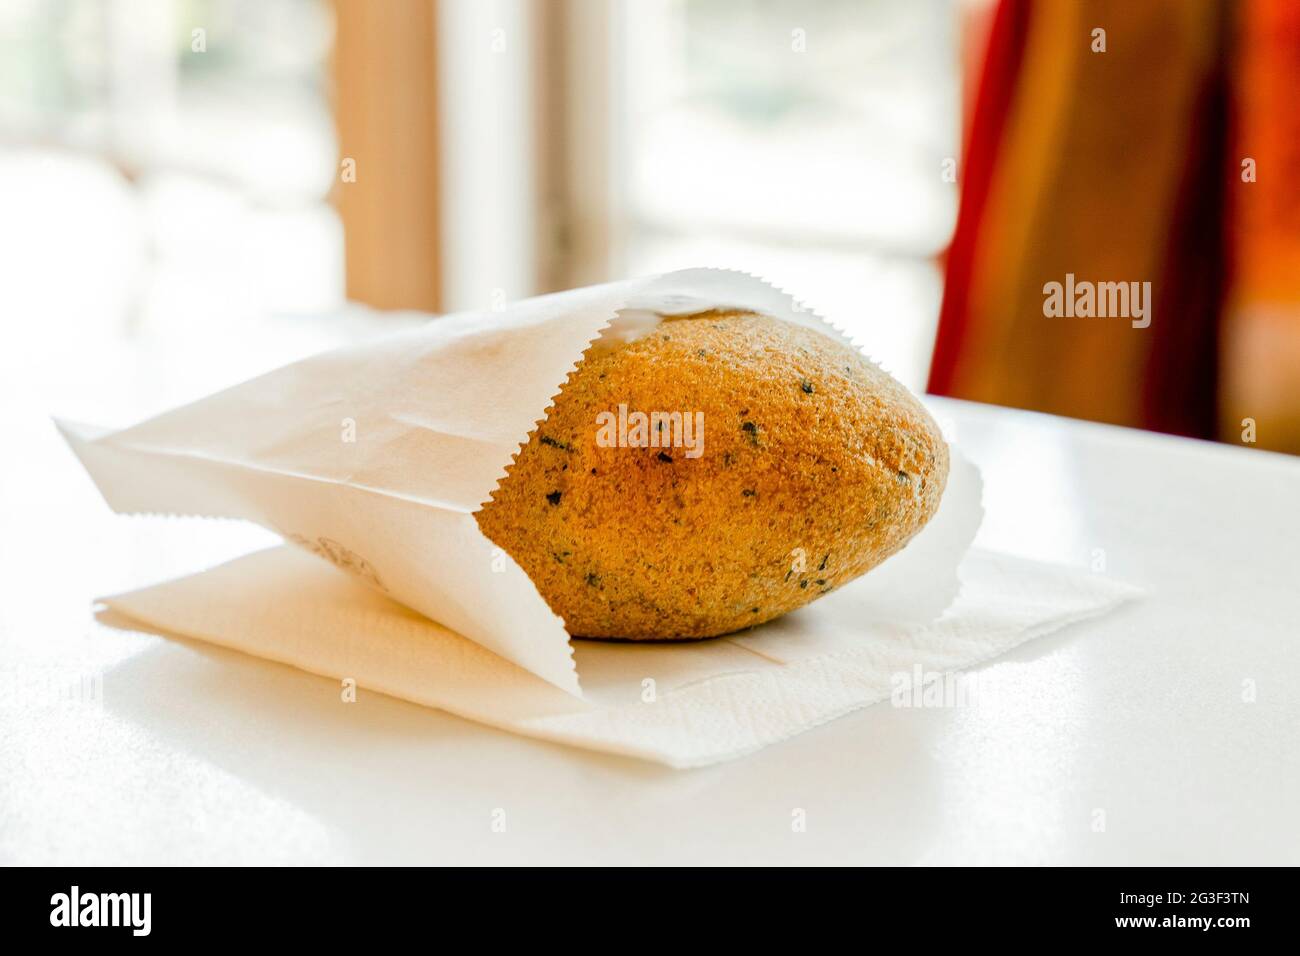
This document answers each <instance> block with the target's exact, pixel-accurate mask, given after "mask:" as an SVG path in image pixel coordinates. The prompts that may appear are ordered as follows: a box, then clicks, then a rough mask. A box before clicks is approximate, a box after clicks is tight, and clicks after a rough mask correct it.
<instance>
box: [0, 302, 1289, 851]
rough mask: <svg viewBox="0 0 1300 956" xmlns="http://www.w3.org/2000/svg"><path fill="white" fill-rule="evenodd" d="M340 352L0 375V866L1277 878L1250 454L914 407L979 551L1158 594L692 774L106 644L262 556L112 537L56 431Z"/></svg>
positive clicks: (303, 345)
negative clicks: (1145, 871) (928, 415)
mask: <svg viewBox="0 0 1300 956" xmlns="http://www.w3.org/2000/svg"><path fill="white" fill-rule="evenodd" d="M349 332H350V330H349V329H347V328H335V327H332V326H331V327H329V328H327V329H324V330H322V328H320V327H317V326H310V327H307V326H301V325H298V324H295V323H293V322H287V323H283V324H281V325H279V326H275V327H272V328H271V329H270V330H269V331H268V330H267V329H265V328H260V329H257V330H253V331H245V330H225V331H223V333H222V334H221V335H220V336H217V337H213V336H211V335H209V336H208V337H207V338H204V339H198V338H195V337H194V336H193V335H191V336H190V337H189V338H188V339H180V338H177V339H176V340H173V341H170V342H163V341H155V340H148V341H145V342H137V343H133V344H132V343H124V342H121V341H119V340H116V339H111V338H104V339H101V340H96V341H67V340H63V339H61V338H60V337H59V336H57V335H49V334H45V335H39V336H33V337H32V338H30V339H29V340H27V341H20V342H18V343H17V347H16V348H13V349H10V350H8V351H6V352H4V353H3V354H0V423H3V427H4V432H5V434H4V437H3V439H2V440H0V449H2V451H0V456H2V457H0V460H2V461H3V467H2V468H0V588H2V589H3V594H2V599H0V862H8V863H72V864H131V863H245V862H269V863H381V862H400V863H472V864H492V863H529V862H536V863H557V862H559V863H579V862H590V863H632V864H647V863H781V862H786V863H823V862H837V863H849V862H855V863H891V864H910V863H1082V864H1100V863H1121V864H1128V863H1143V864H1161V863H1172V864H1182V863H1203V864H1210V863H1247V864H1250V863H1265V862H1269V863H1291V864H1296V863H1300V825H1298V822H1297V807H1300V757H1298V756H1297V750H1298V747H1297V744H1298V743H1300V739H1298V736H1300V735H1298V732H1300V695H1298V693H1297V688H1298V687H1300V643H1298V642H1297V631H1298V622H1300V614H1297V609H1296V605H1297V582H1298V580H1300V460H1295V459H1290V458H1286V457H1283V456H1278V455H1272V454H1269V453H1267V452H1262V451H1257V450H1254V449H1250V448H1244V447H1243V448H1229V447H1222V446H1214V445H1209V444H1205V443H1199V442H1192V441H1184V440H1179V439H1173V438H1167V437H1160V436H1152V435H1146V434H1142V433H1138V432H1133V431H1127V430H1123V429H1116V428H1108V427H1103V426H1098V425H1091V424H1085V423H1079V422H1073V421H1067V420H1062V419H1056V418H1051V417H1047V416H1041V415H1033V414H1028V413H1023V412H1017V411H1010V410H1005V409H997V408H990V407H984V406H977V405H971V404H966V403H961V402H950V401H940V400H936V401H934V402H933V406H934V407H935V409H936V411H937V413H938V414H939V415H940V416H941V417H943V418H944V419H945V420H946V423H947V424H948V425H950V426H951V427H953V428H954V429H955V431H956V436H957V440H958V442H959V443H960V444H961V446H962V447H963V448H964V449H965V451H966V453H967V454H968V455H969V456H970V457H971V459H972V460H974V461H975V462H976V463H977V464H979V465H980V466H981V467H982V469H983V472H984V477H985V482H986V500H985V505H986V509H987V517H986V520H985V524H984V527H983V529H982V530H981V533H980V538H979V541H978V543H979V544H981V545H983V546H986V547H990V548H995V549H1000V550H1004V551H1008V552H1011V553H1014V554H1019V555H1025V556H1029V557H1033V558H1041V559H1046V560H1055V561H1060V562H1064V563H1069V564H1076V565H1081V566H1088V565H1090V564H1091V563H1092V562H1093V561H1094V560H1096V559H1097V558H1099V557H1102V556H1103V555H1104V561H1105V565H1106V572H1107V573H1108V574H1111V575H1113V576H1115V577H1117V578H1120V579H1123V580H1125V581H1129V582H1132V583H1136V584H1139V585H1142V586H1144V587H1146V588H1148V589H1149V592H1150V593H1149V595H1148V596H1147V597H1146V598H1145V599H1143V600H1142V601H1140V602H1139V603H1136V604H1132V605H1129V606H1127V607H1125V608H1123V609H1121V610H1120V611H1118V612H1117V613H1114V614H1112V615H1111V616H1109V617H1107V618H1105V619H1103V620H1100V621H1096V622H1092V623H1086V624H1082V625H1076V626H1073V627H1070V628H1068V629H1066V630H1064V631H1061V632H1059V633H1057V634H1055V635H1052V636H1050V637H1047V638H1044V639H1041V640H1038V641H1034V642H1031V643H1029V644H1027V645H1024V646H1022V647H1020V648H1019V649H1017V650H1016V651H1014V652H1012V653H1011V654H1008V655H1007V656H1005V657H1003V658H1001V659H999V660H997V661H996V662H994V663H992V664H990V665H988V666H987V667H986V668H984V671H985V672H986V673H987V676H989V677H991V678H996V686H997V687H998V695H997V706H996V707H989V706H965V707H953V708H946V709H945V708H936V709H898V708H893V707H890V706H889V705H888V704H887V703H886V704H881V705H877V706H874V707H870V708H867V709H865V710H862V711H859V712H857V713H855V714H852V715H850V716H848V717H845V718H842V719H840V720H837V721H834V722H832V723H830V724H828V725H826V726H823V727H821V728H819V729H816V730H813V731H810V732H808V733H806V734H803V735H801V736H799V737H796V738H795V739H793V740H791V741H788V742H786V743H783V744H779V745H776V746H773V747H769V748H767V749H766V750H764V751H762V752H760V753H758V754H756V755H753V756H750V757H747V758H744V759H742V760H739V761H734V762H731V763H726V764H721V765H718V766H715V767H711V768H706V769H703V770H694V771H674V770H669V769H666V768H662V767H658V766H655V765H651V764H647V763H641V762H638V761H635V760H630V759H623V758H615V757H608V756H602V755H598V754H593V753H589V752H585V751H579V750H573V749H569V748H566V747H562V746H558V745H552V744H547V743H542V742H539V741H536V740H530V739H525V738H521V737H515V736H512V735H510V734H507V733H503V732H499V731H495V730H490V729H488V728H485V727H482V726H479V725H476V724H473V723H470V722H468V721H465V720H462V719H459V718H456V717H452V716H450V715H447V714H443V713H440V712H437V711H431V710H427V709H423V708H420V707H417V706H414V705H412V704H408V703H405V702H401V701H397V700H392V699H389V698H385V697H383V696H381V695H377V694H368V693H365V692H362V694H361V698H360V700H359V702H358V703H357V704H355V705H351V706H347V707H343V706H340V705H339V704H338V697H339V694H338V685H337V683H336V682H333V681H328V680H325V679H322V678H318V677H313V676H310V675H307V674H304V673H300V672H297V671H294V670H291V669H289V668H287V667H283V666H280V665H276V664H271V663H267V662H264V661H261V660H256V659H252V658H248V657H244V656H241V655H238V654H235V653H232V652H228V651H223V650H219V649H216V648H212V647H209V646H205V645H202V644H197V643H180V642H174V641H169V640H165V639H163V638H160V637H157V636H153V635H148V634H141V633H134V632H123V631H119V630H115V629H112V628H109V627H106V626H104V625H102V624H99V623H97V622H96V621H95V619H94V617H93V614H92V599H93V598H94V597H95V596H96V595H101V594H105V593H112V592H115V591H121V590H126V589H128V588H132V587H136V586H140V585H143V584H146V583H150V582H153V581H157V580H162V579H165V578H168V577H172V576H176V575H178V574H182V573H186V572H189V571H193V570H197V569H199V568H201V567H205V566H208V565H211V564H213V563H216V562H218V561H220V560H224V559H226V558H228V557H232V556H234V555H236V554H239V553H241V552H243V551H246V550H251V549H253V548H256V547H260V546H263V545H265V544H268V543H271V542H272V541H273V540H274V539H273V538H271V537H270V536H269V535H268V534H266V533H265V532H263V531H261V530H259V529H256V528H252V527H248V526H245V525H242V524H238V523H233V522H203V521H195V520H180V519H139V518H123V517H118V516H115V515H112V514H111V513H110V512H109V511H108V509H107V507H106V506H105V505H104V504H103V502H102V501H101V500H100V499H99V497H98V495H97V493H96V492H95V491H94V489H93V487H92V486H91V484H90V481H89V479H88V478H87V477H86V476H85V474H84V473H83V472H82V471H81V469H80V467H79V466H78V465H77V463H76V462H75V460H74V459H73V457H72V455H71V454H70V453H69V452H68V451H67V450H66V449H65V448H64V447H63V446H62V443H61V441H60V440H59V438H58V436H57V435H56V433H55V431H54V429H53V427H52V426H51V425H50V424H49V420H48V416H49V415H50V414H60V415H66V416H68V417H72V418H79V419H82V420H90V421H96V422H100V423H105V424H126V423H129V422H130V421H133V420H135V419H136V418H138V417H140V416H142V415H144V414H146V413H151V412H154V411H158V410H161V409H162V408H165V407H167V406H168V405H170V404H174V403H176V402H179V401H181V400H183V399H188V398H192V397H197V396H198V395H201V394H203V393H204V392H206V391H209V390H211V389H214V388H216V387H218V386H220V385H223V384H227V383H229V382H231V381H235V380H237V379H238V378H241V377H243V376H245V375H246V374H249V373H251V372H254V371H258V370H261V369H263V368H269V367H272V366H274V365H276V364H279V363H280V362H282V361H284V360H287V359H289V358H292V357H295V356H297V355H299V354H303V353H304V352H306V351H309V350H310V349H312V348H314V347H319V346H321V345H324V344H328V343H329V342H330V341H335V340H340V339H343V338H346V337H347V334H349ZM11 344H12V343H11ZM1103 385H1104V383H1099V387H1103ZM1261 427H1267V423H1261ZM1098 549H1100V551H1099V550H1098ZM1250 682H1253V683H1250ZM69 686H74V687H83V688H86V693H85V694H83V698H85V699H82V700H68V699H65V698H66V695H64V696H61V695H60V691H61V690H62V689H65V688H67V687H69ZM96 687H98V688H102V693H101V694H100V695H98V696H99V699H98V700H95V699H94V698H95V696H96V695H95V693H94V690H95V688H96ZM1251 688H1253V696H1254V700H1253V701H1250V700H1247V699H1245V698H1247V697H1250V696H1252V695H1251V694H1250V693H1249V691H1250V690H1251ZM498 809H502V810H504V811H505V821H506V828H505V832H494V829H493V826H492V823H493V819H494V811H496V810H498ZM796 809H802V810H803V811H804V813H805V814H806V821H807V827H806V831H805V832H794V830H793V829H792V826H791V820H792V812H793V811H794V810H796ZM498 819H499V818H498ZM1100 821H1104V829H1101V830H1098V828H1097V824H1098V823H1099V822H1100Z"/></svg>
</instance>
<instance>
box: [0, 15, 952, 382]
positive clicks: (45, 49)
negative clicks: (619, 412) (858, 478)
mask: <svg viewBox="0 0 1300 956" xmlns="http://www.w3.org/2000/svg"><path fill="white" fill-rule="evenodd" d="M340 2H341V3H344V4H346V3H350V2H352V0H340ZM338 14H339V10H338V9H337V8H336V6H335V5H334V4H333V3H329V2H323V0H6V2H5V3H4V4H3V5H0V268H2V269H3V280H2V281H0V316H3V320H4V333H5V341H6V342H7V343H8V344H9V346H10V347H11V348H15V349H16V350H17V352H21V353H22V355H23V357H22V359H20V360H19V361H21V362H22V363H23V364H29V363H31V362H33V361H38V362H51V363H53V362H57V361H58V358H59V356H60V355H64V354H67V352H68V351H69V350H74V351H80V352H83V353H84V352H88V351H89V352H93V351H94V349H95V348H98V347H110V345H104V346H99V345H96V344H95V343H110V344H116V343H120V342H123V341H133V342H137V343H140V342H143V343H146V344H147V343H152V342H157V341H169V342H172V343H173V344H175V343H178V342H179V343H190V345H191V347H194V348H207V347H208V346H207V345H206V344H205V345H197V344H195V343H211V342H213V341H215V340H217V339H220V340H221V341H224V342H226V343H230V342H231V341H232V340H234V341H235V342H238V341H247V342H257V343H259V344H258V350H261V349H262V344H261V343H263V342H264V341H265V340H266V338H265V336H266V331H265V330H266V329H268V328H269V329H272V330H274V329H278V328H284V327H292V328H295V329H297V328H303V327H306V326H307V325H312V328H316V327H317V326H318V325H321V324H323V325H328V326H330V328H329V330H328V331H327V332H326V333H324V338H323V339H322V342H324V341H327V340H332V339H334V338H336V337H344V338H345V337H346V335H347V331H346V330H348V329H351V328H353V326H354V325H355V322H354V319H355V317H356V314H357V313H360V312H362V311H364V310H362V309H361V308H359V306H358V305H357V304H348V303H347V298H348V296H347V284H346V278H345V275H346V273H345V253H344V250H345V238H344V237H345V228H346V221H345V218H344V217H341V216H340V215H339V213H338V211H337V205H336V202H335V200H337V198H338V190H339V189H340V188H347V187H346V186H340V183H339V182H338V179H339V160H340V156H344V155H346V144H341V143H340V135H339V132H338V131H337V129H336V125H335V114H334V105H335V103H336V100H337V93H338V90H337V83H338V82H340V79H339V77H338V76H336V74H335V73H334V71H333V65H332V64H333V60H332V51H333V50H334V48H335V39H336V23H343V22H344V20H343V18H342V17H341V16H338ZM435 19H436V23H437V31H438V36H437V40H436V44H432V45H431V49H436V50H437V51H438V74H437V75H438V82H439V85H440V88H439V91H438V97H437V102H438V103H439V113H440V116H439V117H437V118H435V120H434V121H435V122H438V123H440V129H441V137H440V140H439V149H440V150H442V156H441V158H440V159H439V162H438V163H437V166H438V169H437V170H430V171H429V175H430V176H435V177H436V178H437V182H438V183H439V187H438V188H439V189H440V190H441V195H442V197H443V201H442V205H441V209H442V212H441V223H440V227H441V234H442V245H441V249H440V251H439V254H438V255H437V256H436V258H435V257H431V261H430V262H429V268H430V269H437V270H439V272H440V275H441V285H442V290H443V291H442V296H441V301H440V302H439V303H438V305H439V306H441V307H442V308H443V309H455V308H461V307H469V306H482V305H487V304H489V302H490V298H491V294H492V292H493V291H494V290H497V289H501V290H505V292H506V294H507V295H508V297H509V298H516V297H522V296H524V295H529V294H534V293H537V292H542V291H548V290H550V289H552V288H557V287H563V286H566V285H572V284H581V283H585V282H589V281H598V280H601V279H606V278H618V277H622V276H627V275H635V274H641V273H646V272H652V271H659V270H664V269H672V268H679V267H684V266H697V265H710V266H728V267H732V268H739V269H744V270H747V271H752V272H758V273H760V274H762V275H764V276H765V277H767V278H769V279H770V280H771V281H773V282H774V283H776V284H778V285H780V286H783V287H785V288H787V289H789V290H791V291H793V292H795V293H796V294H798V295H799V296H800V297H801V298H803V299H805V300H806V301H807V303H808V304H809V305H811V306H812V307H813V308H815V309H817V310H818V311H820V312H822V313H823V314H825V315H827V316H828V317H830V318H831V319H832V320H834V321H835V322H836V323H837V324H840V325H842V326H844V327H846V328H848V329H849V330H850V331H851V333H852V334H853V335H854V336H855V338H856V339H857V340H858V341H859V342H860V344H862V345H863V346H864V347H865V349H866V350H867V351H868V353H869V354H871V355H873V356H874V357H876V358H877V359H879V360H881V361H882V362H883V364H885V365H886V367H887V368H889V369H891V370H892V371H894V372H895V373H896V374H898V375H899V376H900V377H901V378H903V380H904V381H905V382H906V383H907V384H908V385H910V386H911V387H913V388H917V389H919V388H921V387H922V386H923V384H924V378H925V372H926V368H927V366H928V362H929V352H930V348H931V346H932V342H933V335H934V327H935V322H936V318H937V314H938V307H939V300H940V287H941V278H940V270H939V266H938V264H937V257H938V256H940V255H941V254H942V251H943V249H944V247H945V246H946V244H947V242H948V239H949V237H950V234H951V231H952V227H953V221H954V217H955V210H956V201H957V197H956V186H955V185H954V184H953V183H951V182H945V181H944V176H943V175H942V172H943V164H944V161H945V160H946V159H948V158H950V157H955V156H956V155H957V154H958V140H959V136H960V122H959V94H958V50H957V32H958V31H957V13H956V10H955V7H954V4H952V3H947V2H942V0H927V2H918V0H908V2H896V0H821V2H818V3H798V2H792V0H751V2H739V0H642V2H636V3H632V2H627V3H619V2H611V3H601V2H598V0H568V2H564V0H535V2H528V0H515V2H504V0H497V2H491V0H489V2H478V3H470V2H469V0H443V2H441V3H439V4H437V16H436V18H435ZM195 29H202V30H203V31H204V43H205V46H206V49H205V50H203V51H201V52H196V51H195V50H194V49H193V46H194V40H195V34H194V30H195ZM496 30H500V31H502V32H501V33H500V34H496V33H494V32H493V31H496ZM494 36H501V37H505V38H506V39H507V41H508V42H507V43H506V44H505V56H502V55H501V54H502V50H500V49H494V48H493V45H492V38H493V37H494ZM493 57H495V59H492V58H493ZM344 82H346V80H344ZM539 103H542V104H543V105H542V106H538V105H537V104H539ZM534 107H537V108H536V109H534ZM393 148H394V149H400V148H402V147H401V144H400V143H394V146H393ZM363 174H364V171H363ZM390 241H392V242H400V241H401V239H400V237H392V238H391V240H390ZM381 248H382V247H381ZM413 305H418V306H420V307H422V308H423V307H427V304H426V303H413ZM318 315H329V316H332V317H334V318H331V319H330V320H328V321H326V322H325V323H317V324H314V325H313V324H312V323H307V322H306V317H309V316H318ZM394 321H396V320H394ZM313 334H315V333H313ZM272 338H274V335H272ZM113 347H115V345H113ZM15 354H16V353H15V352H11V356H14V355H15ZM258 359H259V361H261V362H266V363H269V362H270V360H271V359H270V353H269V352H267V353H266V354H262V353H261V352H260V351H259V355H258ZM7 364H8V363H6V365H7ZM228 377H229V376H228V373H223V377H222V379H221V380H216V381H213V382H211V383H204V385H205V387H206V385H208V384H210V385H211V386H212V387H216V386H217V385H220V384H222V381H223V380H225V379H227V378H228ZM185 384H186V385H187V386H193V387H194V388H197V387H198V384H197V383H196V382H195V381H194V376H193V375H192V374H190V373H189V372H187V373H186V383H185Z"/></svg>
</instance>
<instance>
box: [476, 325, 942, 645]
mask: <svg viewBox="0 0 1300 956" xmlns="http://www.w3.org/2000/svg"><path fill="white" fill-rule="evenodd" d="M620 403H622V404H625V405H626V406H627V407H628V409H630V410H633V411H636V410H640V411H644V412H647V413H648V412H651V411H665V412H671V411H678V412H695V411H702V412H703V413H704V444H703V454H701V455H699V457H696V458H689V457H686V455H685V453H684V450H683V449H682V448H680V447H667V448H660V447H602V445H601V444H600V443H598V441H597V434H598V431H599V429H598V426H597V424H596V416H597V414H598V413H600V412H603V411H615V410H617V409H618V406H619V404H620ZM947 475H948V448H947V445H945V444H944V441H943V439H942V437H941V435H940V433H939V429H938V427H937V426H936V425H935V423H934V421H933V419H931V418H930V416H929V414H928V413H927V412H926V411H925V409H924V408H922V407H921V405H920V404H919V403H918V402H917V401H916V399H915V398H913V397H912V395H911V394H910V393H909V392H907V390H906V389H904V388H903V387H902V386H901V385H899V384H898V383H897V382H895V381H894V380H893V379H892V378H890V377H889V376H888V375H887V374H885V373H884V372H882V371H881V370H880V369H878V368H876V367H875V366H874V365H872V364H870V363H869V362H867V361H865V360H864V359H863V358H862V356H861V355H860V354H859V353H858V352H856V351H854V350H852V349H850V348H847V347H846V346H844V345H842V344H841V343H839V342H837V341H835V340H833V339H831V338H829V337H828V336H825V335H822V334H820V333H818V332H816V331H813V330H812V329H807V328H804V327H802V326H798V325H793V324H789V323H785V322H781V321H779V320H776V319H772V318H769V317H766V316H760V315H754V314H752V313H744V312H709V313H703V314H700V315H696V316H688V317H682V318H678V319H668V320H665V321H664V322H663V324H662V325H660V326H659V327H658V328H657V329H655V330H654V331H653V332H652V333H650V334H649V335H647V336H646V337H644V338H641V339H638V340H636V341H634V342H632V343H630V344H628V345H626V346H624V347H622V348H620V349H618V350H616V351H613V352H610V353H606V354H601V355H596V354H595V353H589V357H588V359H587V360H586V361H584V362H583V363H582V364H581V365H579V366H578V368H577V370H576V371H575V372H574V373H573V374H572V375H571V376H570V377H569V380H568V382H567V383H566V384H565V385H564V387H563V388H562V389H561V391H560V394H559V395H558V396H557V398H556V401H555V404H554V406H553V408H552V409H551V412H550V415H549V417H548V418H547V420H546V421H545V422H544V423H543V424H542V425H541V426H540V427H539V428H538V429H537V430H536V431H534V432H533V433H532V435H531V437H530V440H529V442H528V443H527V444H526V445H525V446H524V447H523V448H522V449H521V450H520V452H519V455H518V456H517V459H516V461H515V463H514V464H513V465H512V466H511V467H510V469H509V470H508V472H507V475H506V477H505V478H504V479H503V480H502V482H501V485H500V487H499V488H498V489H497V492H496V494H495V495H494V497H493V499H492V501H490V502H489V503H488V504H487V505H486V506H484V508H483V509H482V510H481V511H480V512H479V513H478V515H477V520H478V523H479V527H480V528H481V529H482V530H483V533H484V534H485V535H487V536H488V537H489V538H490V539H491V540H492V541H494V542H495V543H496V544H498V545H500V546H501V547H502V548H504V549H505V550H506V551H507V552H508V553H509V554H510V555H511V556H512V557H513V558H514V559H515V560H516V561H517V562H518V563H519V564H520V566H522V567H523V569H524V570H525V571H526V572H528V574H529V576H530V577H531V578H532V580H533V582H534V583H535V584H536V585H537V588H538V591H539V592H540V593H541V595H542V597H543V598H545V599H546V601H547V603H548V604H549V605H550V606H551V608H552V609H553V610H554V611H555V612H556V613H557V614H558V615H560V616H561V617H562V618H563V619H564V621H565V624H566V627H567V628H568V630H569V632H570V633H571V634H574V635H575V636H587V637H616V638H626V639H631V640H663V639H681V638H695V637H711V636H715V635H718V634H725V633H727V632H729V631H735V630H739V629H741V628H744V627H749V626H752V625H755V624H760V623H762V622H764V621H769V620H771V619H772V618H774V617H777V616H779V615H781V614H784V613H786V612H787V611H790V610H793V609H794V608H797V607H800V606H802V605H804V604H806V603H808V602H809V601H812V600H815V599H816V598H817V597H819V596H820V595H822V594H825V593H826V592H828V591H831V590H833V589H834V588H837V587H839V586H840V585H842V584H844V583H846V582H848V581H850V580H852V579H853V578H855V577H857V576H858V575H860V574H862V573H863V572H865V571H867V570H869V569H871V568H872V567H874V566H875V565H877V564H879V563H880V562H881V561H883V560H884V559H885V558H887V557H888V556H889V555H891V554H893V553H894V552H895V551H897V550H898V549H900V548H901V547H902V546H903V545H904V544H906V543H907V541H908V540H909V539H910V538H911V537H912V536H913V535H914V534H915V533H916V532H917V531H919V530H920V529H921V527H922V526H923V525H924V524H925V523H926V522H927V521H928V520H929V519H930V517H931V516H932V515H933V514H934V512H935V510H936V509H937V508H938V505H939V498H940V496H941V495H942V493H943V488H944V483H945V481H946V480H947Z"/></svg>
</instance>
